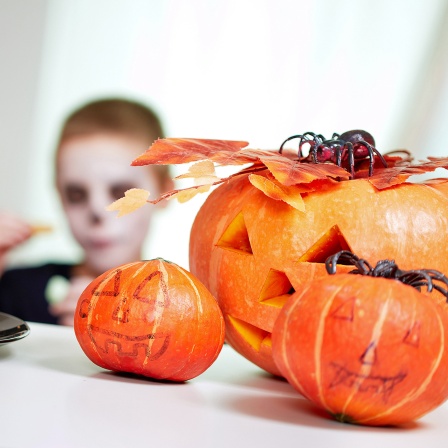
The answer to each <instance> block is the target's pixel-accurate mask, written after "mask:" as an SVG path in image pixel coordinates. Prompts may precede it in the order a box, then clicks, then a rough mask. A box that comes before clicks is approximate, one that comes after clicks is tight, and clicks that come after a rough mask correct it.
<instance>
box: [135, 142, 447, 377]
mask: <svg viewBox="0 0 448 448" xmlns="http://www.w3.org/2000/svg"><path fill="white" fill-rule="evenodd" d="M246 144H247V143H246V142H232V141H227V142H226V141H222V140H219V141H213V140H195V139H164V140H158V141H156V142H155V143H154V144H153V145H152V146H151V148H149V149H148V151H147V152H146V153H144V154H143V155H142V156H140V157H139V158H138V159H136V160H135V161H134V162H133V164H134V165H146V164H170V163H184V162H193V161H204V159H208V160H210V161H213V162H216V163H218V164H224V165H229V164H230V165H232V164H233V165H236V164H246V163H252V165H251V166H249V167H248V168H244V169H243V170H242V171H240V172H239V173H238V174H235V175H231V176H229V177H228V178H226V179H219V178H218V177H216V175H215V173H214V172H212V171H211V170H210V169H208V168H206V165H204V166H202V165H201V166H198V165H199V163H203V162H199V163H197V164H196V168H197V169H196V171H194V170H190V174H189V175H188V176H189V177H193V178H196V181H199V182H198V183H199V184H200V181H204V180H205V181H206V183H208V184H215V185H216V184H221V185H220V186H219V187H218V188H217V189H216V190H214V191H213V192H212V193H211V194H210V196H209V197H208V198H207V200H206V201H205V203H204V205H203V207H202V208H201V209H200V211H199V213H198V215H197V217H196V219H195V221H194V224H193V227H192V230H191V238H190V270H191V272H192V273H193V274H194V275H196V276H197V277H198V278H199V279H200V280H201V281H202V282H203V283H204V284H205V286H206V287H207V288H208V289H209V290H210V291H211V293H212V294H213V295H214V296H215V297H217V299H218V301H219V304H220V307H221V309H222V311H223V313H224V318H225V321H226V338H227V341H228V342H229V343H230V344H231V345H232V346H233V347H234V348H235V349H236V350H237V351H238V352H240V353H241V354H242V355H243V356H245V357H246V358H248V359H249V360H251V361H252V362H254V363H255V364H257V365H259V366H260V367H262V368H263V369H266V370H267V371H269V372H271V373H273V374H276V375H280V372H279V370H278V369H277V367H276V366H275V363H274V361H273V359H272V347H271V332H272V328H273V325H274V322H275V320H276V318H277V316H278V314H279V312H280V310H281V308H282V307H283V305H284V304H285V302H286V300H287V299H288V298H289V297H290V296H291V294H292V293H293V292H294V291H298V290H300V289H301V288H302V287H303V285H304V284H305V283H306V282H308V281H309V280H312V279H313V278H315V277H320V276H322V275H324V274H325V267H324V265H323V262H324V260H325V259H326V257H327V256H329V255H332V254H334V253H336V252H338V251H339V250H341V249H350V250H352V251H354V252H356V253H357V254H358V255H359V256H361V257H363V258H367V259H376V260H378V259H382V258H390V259H395V260H396V261H397V263H398V264H399V265H400V266H401V267H402V268H403V269H410V268H412V267H415V266H426V267H428V268H433V269H438V270H440V271H442V272H448V246H447V245H446V244H445V243H444V242H445V241H446V240H447V238H448V199H447V197H448V196H447V195H446V194H445V193H444V187H443V183H442V184H440V185H439V184H437V185H433V186H431V187H430V186H426V185H418V184H411V183H406V182H405V181H406V179H408V177H409V176H410V175H412V174H418V173H422V172H425V171H431V170H434V169H435V168H437V167H447V166H448V159H447V158H440V159H431V160H430V161H429V162H424V163H422V164H418V165H416V166H410V165H409V163H408V162H407V161H406V160H403V159H400V158H399V157H397V158H393V157H386V160H387V162H388V164H389V166H388V167H387V168H384V167H383V166H382V164H376V165H375V171H374V174H373V175H372V176H370V177H368V174H367V169H366V167H365V166H363V165H362V163H363V162H362V161H361V164H360V165H359V166H357V171H356V173H355V174H356V175H355V179H350V174H349V173H348V171H347V170H345V169H343V168H342V167H339V166H336V165H334V164H315V163H302V162H306V161H299V160H297V158H294V157H291V156H288V155H285V154H281V155H280V154H278V153H276V152H273V151H262V150H251V149H247V150H246V149H241V148H243V147H244V146H245V145H246ZM204 167H205V168H206V169H204ZM198 178H199V179H198ZM208 186H209V185H206V187H208ZM204 189H205V190H206V189H207V188H204V185H202V186H201V185H198V186H195V187H191V188H189V189H186V190H184V191H173V192H170V193H168V194H165V195H163V196H162V197H161V198H159V199H156V200H154V201H149V202H154V203H156V202H158V201H159V200H160V199H162V198H164V197H165V198H166V197H172V196H178V197H179V199H182V200H185V199H188V197H190V196H192V195H193V194H195V193H196V192H197V191H204Z"/></svg>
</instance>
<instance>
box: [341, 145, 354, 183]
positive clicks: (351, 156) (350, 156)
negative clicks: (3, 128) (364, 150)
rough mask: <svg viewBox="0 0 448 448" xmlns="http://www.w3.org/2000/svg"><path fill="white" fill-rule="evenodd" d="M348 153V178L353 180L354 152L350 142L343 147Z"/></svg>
mask: <svg viewBox="0 0 448 448" xmlns="http://www.w3.org/2000/svg"><path fill="white" fill-rule="evenodd" d="M344 148H346V149H347V153H348V166H349V167H350V176H351V178H352V179H353V178H354V177H355V150H354V148H353V145H352V144H351V143H350V142H347V143H346V144H345V145H344Z"/></svg>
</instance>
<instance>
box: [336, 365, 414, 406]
mask: <svg viewBox="0 0 448 448" xmlns="http://www.w3.org/2000/svg"><path fill="white" fill-rule="evenodd" d="M330 366H331V367H333V368H334V377H333V380H332V381H331V382H330V384H329V386H328V387H329V388H330V389H331V388H336V387H338V386H346V387H348V388H350V389H351V388H353V386H354V385H355V386H356V389H357V391H358V392H364V393H369V394H370V393H372V392H373V393H375V394H378V395H379V394H381V395H382V399H383V402H384V403H387V401H388V399H389V397H390V395H391V394H392V392H393V390H394V388H395V386H396V385H397V384H399V383H401V382H402V381H403V380H404V379H405V378H406V375H407V374H406V373H404V372H399V373H397V374H396V375H393V376H384V375H371V374H369V375H363V374H360V373H358V372H353V371H351V370H349V369H348V368H346V367H344V366H343V365H340V364H338V363H336V362H332V363H331V364H330Z"/></svg>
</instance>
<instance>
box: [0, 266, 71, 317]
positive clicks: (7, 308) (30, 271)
mask: <svg viewBox="0 0 448 448" xmlns="http://www.w3.org/2000/svg"><path fill="white" fill-rule="evenodd" d="M68 272H69V269H68V267H67V266H65V265H56V264H47V265H44V266H39V267H35V268H18V269H11V270H9V271H6V272H5V273H4V274H3V276H2V277H1V279H0V311H2V312H4V313H8V314H12V315H13V316H16V317H19V318H21V319H23V320H25V321H29V322H41V323H47V324H56V323H57V320H56V318H55V317H54V316H52V315H51V314H50V313H49V311H48V302H47V300H46V298H45V289H46V287H47V283H48V281H49V280H50V278H51V277H53V276H54V275H62V276H64V277H66V278H68Z"/></svg>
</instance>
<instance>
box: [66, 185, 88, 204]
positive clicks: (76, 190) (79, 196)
mask: <svg viewBox="0 0 448 448" xmlns="http://www.w3.org/2000/svg"><path fill="white" fill-rule="evenodd" d="M65 198H66V200H67V202H68V203H70V204H82V203H84V202H87V199H88V193H87V190H86V189H85V188H83V187H80V186H78V185H67V186H66V187H65Z"/></svg>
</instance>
